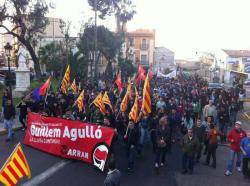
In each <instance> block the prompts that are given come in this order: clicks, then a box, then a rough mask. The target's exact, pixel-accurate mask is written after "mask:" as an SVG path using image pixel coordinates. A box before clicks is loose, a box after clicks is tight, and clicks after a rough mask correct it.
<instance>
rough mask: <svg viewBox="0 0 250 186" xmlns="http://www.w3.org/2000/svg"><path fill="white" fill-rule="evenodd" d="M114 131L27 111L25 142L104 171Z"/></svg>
mask: <svg viewBox="0 0 250 186" xmlns="http://www.w3.org/2000/svg"><path fill="white" fill-rule="evenodd" d="M113 135H114V130H113V129H111V128H107V127H103V126H99V125H96V124H91V123H83V122H80V121H72V120H66V119H61V118H55V117H45V116H42V115H40V114H36V113H29V115H28V119H27V130H26V135H25V139H24V144H26V145H29V146H31V147H34V148H36V149H39V150H42V151H45V152H48V153H51V154H54V155H58V156H61V157H64V158H69V159H77V160H82V161H84V162H87V163H90V164H93V165H94V166H96V167H98V168H99V169H101V170H102V171H103V169H104V165H105V162H106V159H107V155H108V151H109V147H110V144H111V141H112V138H113Z"/></svg>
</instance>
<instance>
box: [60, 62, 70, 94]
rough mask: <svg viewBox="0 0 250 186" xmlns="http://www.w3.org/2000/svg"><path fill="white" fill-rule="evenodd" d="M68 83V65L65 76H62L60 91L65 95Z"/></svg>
mask: <svg viewBox="0 0 250 186" xmlns="http://www.w3.org/2000/svg"><path fill="white" fill-rule="evenodd" d="M69 83H70V67H69V65H68V67H67V69H66V71H65V74H64V76H63V80H62V85H61V91H62V92H63V93H64V94H66V93H67V90H68V87H69Z"/></svg>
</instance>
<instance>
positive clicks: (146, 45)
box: [141, 44, 149, 50]
mask: <svg viewBox="0 0 250 186" xmlns="http://www.w3.org/2000/svg"><path fill="white" fill-rule="evenodd" d="M148 48H149V45H148V44H141V50H148Z"/></svg>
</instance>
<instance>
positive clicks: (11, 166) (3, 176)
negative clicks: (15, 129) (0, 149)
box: [0, 143, 31, 186]
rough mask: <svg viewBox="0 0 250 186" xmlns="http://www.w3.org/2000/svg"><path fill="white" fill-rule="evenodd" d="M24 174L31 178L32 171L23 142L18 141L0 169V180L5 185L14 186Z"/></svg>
mask: <svg viewBox="0 0 250 186" xmlns="http://www.w3.org/2000/svg"><path fill="white" fill-rule="evenodd" d="M24 176H27V177H28V178H31V172H30V168H29V165H28V162H27V160H26V158H25V155H24V153H23V150H22V148H21V144H20V143H18V144H17V146H16V148H15V149H14V151H13V152H12V154H11V155H10V157H9V158H8V159H7V161H6V163H5V164H4V166H3V167H2V169H1V170H0V182H1V183H3V184H4V185H5V186H12V185H16V184H17V182H18V181H19V180H20V179H21V178H23V177H24Z"/></svg>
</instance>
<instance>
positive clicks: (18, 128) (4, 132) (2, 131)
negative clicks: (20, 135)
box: [0, 126, 22, 136]
mask: <svg viewBox="0 0 250 186" xmlns="http://www.w3.org/2000/svg"><path fill="white" fill-rule="evenodd" d="M21 129H22V127H21V126H18V127H14V128H13V131H18V130H21ZM4 134H7V131H6V130H5V129H4V130H1V131H0V136H1V135H4Z"/></svg>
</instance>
